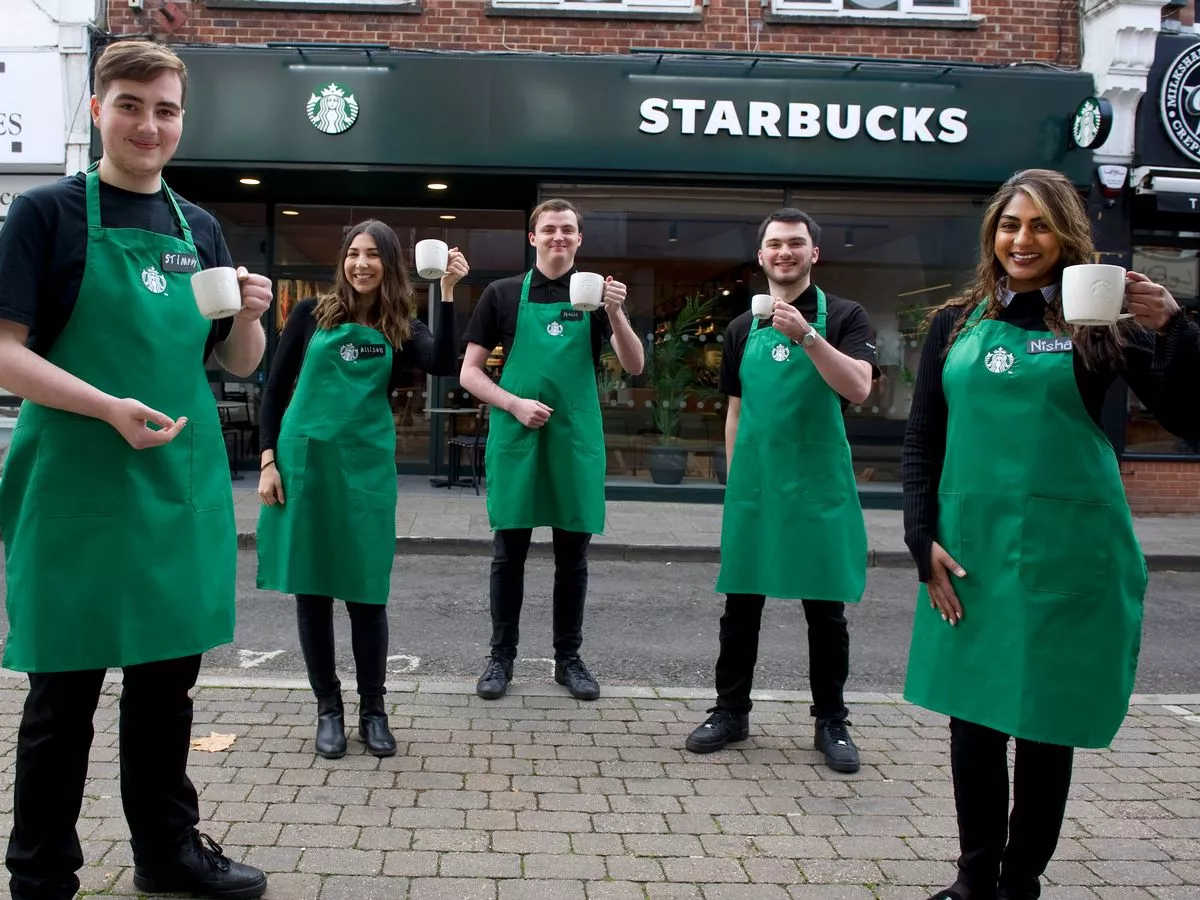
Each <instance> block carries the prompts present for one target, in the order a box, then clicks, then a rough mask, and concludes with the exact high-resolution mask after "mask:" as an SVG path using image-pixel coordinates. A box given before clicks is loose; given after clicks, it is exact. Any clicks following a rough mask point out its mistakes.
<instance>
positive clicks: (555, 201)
mask: <svg viewBox="0 0 1200 900" xmlns="http://www.w3.org/2000/svg"><path fill="white" fill-rule="evenodd" d="M548 212H569V213H575V224H576V225H577V226H578V228H579V230H580V231H583V216H581V215H580V214H579V210H577V209H576V208H575V204H573V203H572V202H571V201H570V200H563V199H561V198H559V197H554V198H552V199H550V200H543V201H542V202H541V203H539V204H538V205H537V206H535V207H534V208H533V212H532V213H530V215H529V230H530V232H534V231H537V222H538V219H540V218H541V217H542V213H548Z"/></svg>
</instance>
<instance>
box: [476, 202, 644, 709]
mask: <svg viewBox="0 0 1200 900" xmlns="http://www.w3.org/2000/svg"><path fill="white" fill-rule="evenodd" d="M582 240H583V233H582V230H581V222H580V217H579V212H578V211H577V210H576V209H575V207H573V206H572V205H571V204H570V203H568V202H567V201H566V200H559V199H554V200H547V201H545V202H544V203H542V204H541V205H540V206H538V207H537V208H536V209H535V210H534V211H533V214H532V215H531V216H530V219H529V243H530V244H532V245H533V247H534V248H535V249H536V251H537V255H536V259H537V262H536V265H535V267H534V268H533V269H531V270H530V271H529V272H526V273H525V274H524V275H517V276H515V277H513V278H505V279H502V280H500V281H496V282H493V283H492V284H490V285H488V287H487V288H486V290H484V292H483V295H482V296H481V297H480V298H479V303H478V304H477V305H476V307H475V311H474V313H473V314H472V316H471V321H470V323H469V324H468V325H467V333H466V337H467V353H466V356H465V358H464V360H463V366H462V373H461V375H460V376H459V382H460V383H461V384H462V386H463V387H464V388H466V389H467V390H468V391H470V392H471V393H472V394H474V395H475V396H476V397H477V398H479V399H480V400H481V401H483V402H484V403H487V404H488V405H489V406H491V407H492V416H491V428H490V433H489V435H488V442H487V458H486V465H487V480H488V497H487V504H488V517H489V518H490V520H491V525H492V528H493V529H494V530H495V538H494V540H493V553H494V555H493V558H492V573H491V613H492V652H491V656H490V658H489V659H488V663H487V668H486V669H485V670H484V673H483V675H482V676H481V677H480V679H479V683H478V684H477V685H476V692H477V693H478V694H479V696H480V697H483V698H484V699H488V700H494V699H496V698H499V697H502V696H504V693H505V691H506V690H508V683H509V682H510V681H511V680H512V672H513V661H514V660H515V659H516V655H517V641H518V636H519V634H518V625H519V622H520V616H521V603H522V600H523V598H524V591H525V558H526V555H527V554H528V552H529V543H530V538H531V536H532V533H533V529H534V528H536V527H538V526H543V525H548V526H550V527H551V528H552V529H553V538H554V601H553V623H554V624H553V631H554V680H555V681H557V682H558V683H559V684H561V685H565V686H566V688H567V690H568V691H570V692H571V694H572V695H573V696H575V697H577V698H579V699H581V700H595V699H596V698H597V697H599V696H600V686H599V685H598V684H597V683H596V680H595V679H594V678H593V677H592V676H591V674H590V673H589V672H588V670H587V667H586V666H584V664H583V661H582V660H581V659H580V658H579V648H580V646H581V645H582V643H583V604H584V597H585V595H586V593H587V548H588V543H589V542H590V541H591V536H592V535H593V534H600V533H601V532H603V530H604V468H605V457H604V427H603V424H602V422H601V419H600V402H599V396H598V394H597V390H596V366H597V365H598V363H599V357H600V345H601V343H602V342H603V340H604V339H606V338H611V340H612V347H613V350H614V351H615V352H616V355H617V359H618V360H619V361H620V363H621V365H622V366H623V367H624V368H625V371H627V372H629V373H631V374H634V375H636V374H638V373H639V372H641V371H642V365H643V362H644V354H643V350H642V345H641V342H640V341H639V340H638V338H637V335H636V334H634V332H633V328H632V327H631V326H630V324H629V318H628V317H627V315H626V313H625V309H624V302H625V293H626V291H625V285H624V284H622V283H621V282H619V281H614V280H612V278H611V277H610V278H608V279H607V282H606V284H605V289H604V308H603V309H602V310H597V311H595V312H592V313H588V312H584V311H582V310H577V309H572V307H571V304H570V278H571V275H572V274H573V273H574V272H575V253H576V251H577V250H578V249H579V245H580V243H581V242H582ZM497 344H499V345H501V346H502V347H503V349H504V371H503V374H502V375H501V378H500V383H499V384H496V383H495V382H493V381H492V380H491V378H489V377H488V375H487V373H486V372H485V371H484V366H485V365H486V363H487V358H488V356H489V355H490V354H491V352H492V350H493V348H495V347H496V345H497Z"/></svg>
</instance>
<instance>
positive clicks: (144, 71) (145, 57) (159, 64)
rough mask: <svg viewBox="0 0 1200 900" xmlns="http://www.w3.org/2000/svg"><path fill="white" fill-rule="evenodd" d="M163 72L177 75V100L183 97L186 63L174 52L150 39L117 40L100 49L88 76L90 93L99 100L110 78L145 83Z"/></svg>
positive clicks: (185, 87) (185, 89)
mask: <svg viewBox="0 0 1200 900" xmlns="http://www.w3.org/2000/svg"><path fill="white" fill-rule="evenodd" d="M163 72H174V73H175V74H176V75H178V76H179V83H180V85H181V86H182V88H183V91H182V93H181V94H180V103H181V104H182V102H183V100H184V99H185V98H186V97H187V84H188V76H187V66H185V65H184V64H183V60H182V59H180V58H179V57H178V56H176V55H175V51H174V50H172V49H170V48H169V47H166V46H164V45H162V44H156V43H154V42H153V41H117V42H116V43H113V44H109V45H108V46H107V47H105V48H104V50H103V52H102V53H101V54H100V56H99V58H98V59H97V60H96V68H95V71H94V73H93V76H92V83H93V85H94V90H93V93H94V94H95V95H96V96H97V97H99V98H100V99H101V100H103V99H104V95H105V94H106V93H108V88H109V85H111V84H112V83H113V82H114V81H119V80H121V79H128V80H129V81H137V82H141V83H145V82H147V81H153V80H154V79H155V78H157V77H158V76H159V75H161V74H162V73H163Z"/></svg>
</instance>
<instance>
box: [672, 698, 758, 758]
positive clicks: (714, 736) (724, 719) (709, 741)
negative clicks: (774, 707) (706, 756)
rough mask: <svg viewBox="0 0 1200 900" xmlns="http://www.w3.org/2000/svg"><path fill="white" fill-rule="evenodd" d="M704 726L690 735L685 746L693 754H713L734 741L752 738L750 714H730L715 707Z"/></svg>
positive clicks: (721, 708)
mask: <svg viewBox="0 0 1200 900" xmlns="http://www.w3.org/2000/svg"><path fill="white" fill-rule="evenodd" d="M709 712H710V713H712V715H711V716H709V717H708V718H707V719H705V720H704V724H703V725H701V726H700V727H698V728H697V729H696V730H695V731H693V732H692V733H691V734H689V735H688V737H687V741H685V742H684V746H685V747H687V748H688V749H689V750H691V751H692V752H693V753H712V752H713V751H715V750H720V749H721V748H722V747H724V746H725V745H726V744H732V743H733V742H734V741H744V740H745V739H746V738H748V737H749V736H750V714H749V713H735V712H730V711H729V710H727V709H725V708H724V707H721V706H714V707H713V708H712V709H710V710H709Z"/></svg>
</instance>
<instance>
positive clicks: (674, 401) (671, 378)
mask: <svg viewBox="0 0 1200 900" xmlns="http://www.w3.org/2000/svg"><path fill="white" fill-rule="evenodd" d="M712 309H713V301H712V300H711V299H708V300H701V299H700V297H699V295H692V296H690V297H688V298H687V299H686V301H685V302H684V304H683V306H682V308H680V310H679V312H677V313H676V314H675V315H674V316H672V317H671V318H669V319H666V320H664V321H663V324H662V327H661V330H660V331H658V333H656V334H655V336H654V346H653V347H652V348H651V351H650V353H649V354H648V358H647V366H646V378H647V382H648V383H649V385H650V386H651V387H652V388H653V389H654V400H653V404H654V405H653V419H654V426H655V428H656V429H657V430H658V434H659V443H658V446H655V447H651V448H649V451H648V453H649V464H648V467H649V469H650V480H651V481H653V482H654V483H655V484H679V483H680V482H682V481H683V473H684V470H685V468H686V466H687V450H686V449H685V448H683V447H680V446H679V424H680V414H681V413H682V412H683V407H684V406H685V405H686V403H687V401H688V400H689V399H691V398H700V397H701V396H703V395H706V394H708V393H709V392H710V391H709V389H708V388H706V387H704V386H703V385H702V384H701V379H700V376H699V374H698V372H697V370H696V368H695V366H694V365H693V362H694V357H696V356H697V355H699V354H700V353H701V352H702V351H701V349H700V348H701V346H702V345H701V344H700V343H699V342H698V341H696V340H695V338H696V337H697V335H698V332H699V328H700V327H701V324H702V323H703V322H704V321H705V320H706V319H707V318H708V317H709V316H710V315H711V313H712ZM684 338H688V340H684Z"/></svg>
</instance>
